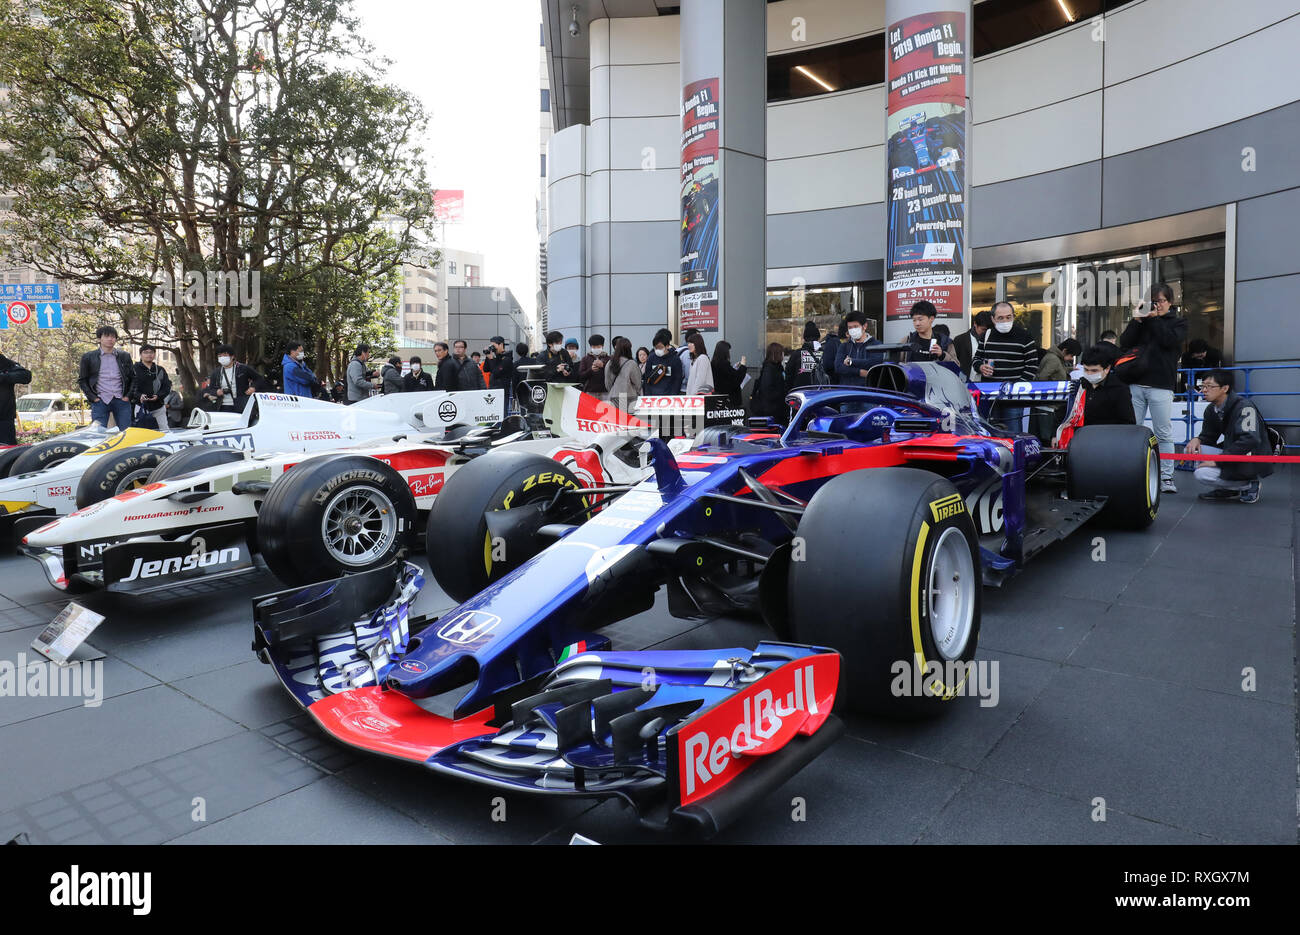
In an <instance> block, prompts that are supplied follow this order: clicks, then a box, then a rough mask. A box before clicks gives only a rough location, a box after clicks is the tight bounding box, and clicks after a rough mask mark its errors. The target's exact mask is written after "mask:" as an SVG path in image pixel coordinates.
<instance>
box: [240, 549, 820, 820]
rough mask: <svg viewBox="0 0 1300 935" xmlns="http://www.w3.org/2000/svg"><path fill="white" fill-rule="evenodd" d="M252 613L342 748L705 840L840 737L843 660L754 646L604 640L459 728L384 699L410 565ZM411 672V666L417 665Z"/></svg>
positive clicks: (258, 630) (262, 640)
mask: <svg viewBox="0 0 1300 935" xmlns="http://www.w3.org/2000/svg"><path fill="white" fill-rule="evenodd" d="M396 579H397V580H396V582H395V583H394V568H393V567H390V568H383V569H377V570H376V571H373V572H368V573H366V574H363V575H355V576H348V577H345V578H340V579H336V580H334V581H330V582H324V583H321V584H317V585H312V586H310V587H307V588H299V589H291V590H287V591H281V592H279V593H277V594H273V595H268V596H266V597H262V598H257V599H255V600H254V603H253V607H254V617H255V621H256V622H255V625H254V641H253V648H254V650H255V651H257V653H258V655H259V657H260V658H261V659H262V661H263V662H267V663H269V664H270V665H271V666H272V668H273V669H274V670H275V673H276V675H277V677H278V678H279V679H280V682H281V684H283V685H284V687H285V689H286V690H287V691H288V692H289V693H290V695H292V696H293V697H294V699H295V700H296V701H298V703H299V704H301V705H302V706H303V707H304V708H306V710H307V711H308V713H309V714H311V715H312V717H313V718H314V719H315V720H316V722H317V724H319V725H320V726H321V728H322V729H323V730H325V731H326V732H327V733H328V734H330V735H331V736H333V737H334V738H335V739H337V740H339V741H341V742H343V743H346V744H348V745H349V746H352V747H356V748H358V749H361V750H365V751H367V752H370V753H376V754H380V755H384V756H389V757H393V758H396V759H400V760H406V761H409V762H413V763H419V764H422V765H424V766H426V767H427V768H429V769H431V770H433V771H435V772H438V773H443V774H445V775H451V776H455V777H457V778H460V779H466V780H469V781H472V782H478V783H483V784H487V785H490V786H494V787H497V788H501V789H506V790H513V791H517V792H527V793H535V794H547V795H565V796H582V797H596V798H602V797H618V798H620V799H623V800H624V801H626V802H629V803H631V804H632V805H633V806H635V807H636V809H637V811H638V813H639V814H640V816H641V820H642V822H643V823H644V824H647V825H649V826H652V827H657V828H667V827H670V826H692V827H695V828H697V829H699V830H700V831H701V832H703V833H704V834H706V835H707V834H712V833H714V832H716V831H717V830H718V829H719V828H721V827H723V826H724V825H726V824H728V823H729V822H731V821H732V820H734V819H735V818H737V817H739V816H740V815H741V814H743V812H744V811H745V810H746V809H747V808H748V807H750V806H751V805H752V804H753V803H754V801H756V799H757V798H758V797H760V796H761V795H763V794H764V793H766V792H768V791H770V790H771V789H773V788H775V787H776V786H777V785H779V784H780V783H782V782H784V781H785V780H786V779H788V778H789V777H790V776H792V775H794V773H796V772H797V771H798V770H799V769H801V768H802V767H803V766H804V765H805V764H807V763H808V762H809V761H810V760H811V759H812V758H813V757H814V756H816V755H817V754H818V753H820V752H821V751H822V750H823V749H825V748H826V747H827V746H829V745H830V744H831V743H832V742H833V741H834V740H835V738H836V737H838V736H839V734H840V733H841V732H842V726H841V724H840V722H839V720H838V719H837V718H835V717H834V716H833V715H832V714H831V710H832V708H833V707H834V703H835V694H836V690H837V687H838V681H839V667H840V666H839V663H840V657H839V656H838V654H836V653H834V652H833V651H830V650H826V649H821V648H817V647H809V646H798V645H793V644H788V643H776V642H766V641H765V642H761V643H759V644H758V646H757V647H755V648H753V649H745V648H738V647H733V648H726V649H716V650H692V651H670V650H651V651H640V652H635V651H634V652H613V651H610V650H609V642H608V641H607V640H605V639H603V638H600V637H592V638H590V639H588V640H585V641H582V642H579V643H576V644H574V645H572V646H570V647H568V648H566V649H565V650H564V651H563V652H562V653H560V658H559V660H558V661H557V663H556V665H555V666H554V668H553V669H552V670H551V671H550V672H549V673H547V674H546V675H545V676H543V677H541V678H539V679H536V680H533V681H532V682H530V683H527V684H526V685H525V686H523V687H522V688H521V689H520V690H519V691H516V692H512V693H510V694H508V695H503V696H498V697H497V698H495V699H493V704H491V705H490V706H488V707H485V708H484V709H482V710H481V711H478V712H475V713H474V714H471V715H469V716H466V717H461V718H454V717H450V716H447V715H444V714H440V713H436V711H435V710H430V708H436V707H437V706H438V705H437V699H434V700H433V702H434V703H433V704H428V703H425V704H417V703H416V702H415V701H413V700H412V699H410V698H408V697H407V696H405V695H403V694H401V693H400V692H397V691H393V690H390V689H386V688H384V687H383V686H384V684H385V678H386V676H387V674H388V673H389V672H390V671H392V670H393V668H394V667H401V666H402V665H403V664H404V662H403V656H404V655H405V653H406V651H407V650H408V649H411V648H413V646H414V645H417V644H418V640H419V638H420V632H421V631H422V630H423V628H424V627H427V626H429V625H430V624H432V623H433V622H434V621H430V620H424V619H422V618H412V616H411V613H410V607H411V604H412V602H413V601H414V599H415V597H416V595H417V594H418V593H419V589H420V587H421V586H422V585H423V578H422V575H421V573H420V571H419V569H418V568H416V566H414V565H411V564H409V563H406V564H404V565H403V566H400V567H397V570H396ZM405 664H407V665H419V664H420V663H416V662H414V661H412V662H408V663H405Z"/></svg>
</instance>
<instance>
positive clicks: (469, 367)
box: [439, 356, 487, 390]
mask: <svg viewBox="0 0 1300 935" xmlns="http://www.w3.org/2000/svg"><path fill="white" fill-rule="evenodd" d="M451 360H452V366H454V367H455V368H456V370H455V371H454V373H455V374H456V385H455V386H453V387H451V389H453V390H485V389H487V381H486V380H484V379H483V371H482V370H480V369H478V364H476V363H474V358H472V357H466V358H465V359H464V360H462V361H458V360H456V358H455V357H454V356H453V357H452V358H451ZM439 369H441V368H439Z"/></svg>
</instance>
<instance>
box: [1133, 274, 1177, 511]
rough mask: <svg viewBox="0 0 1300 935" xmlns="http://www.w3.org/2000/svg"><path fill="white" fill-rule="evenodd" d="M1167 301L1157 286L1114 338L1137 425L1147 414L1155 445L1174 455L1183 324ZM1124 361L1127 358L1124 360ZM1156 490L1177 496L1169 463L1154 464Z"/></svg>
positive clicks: (1167, 292)
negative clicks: (1157, 481) (1157, 477)
mask: <svg viewBox="0 0 1300 935" xmlns="http://www.w3.org/2000/svg"><path fill="white" fill-rule="evenodd" d="M1173 301H1174V290H1173V289H1172V288H1171V287H1170V286H1169V285H1168V284H1167V283H1163V282H1162V283H1159V284H1157V285H1156V286H1155V287H1154V288H1153V289H1152V290H1151V302H1150V304H1147V303H1142V304H1141V305H1139V306H1138V307H1137V308H1136V309H1134V310H1133V318H1132V319H1131V320H1130V321H1129V323H1128V327H1126V328H1125V329H1124V333H1123V334H1122V335H1120V338H1119V346H1120V348H1121V362H1120V365H1119V366H1118V367H1116V376H1118V377H1119V378H1120V379H1121V380H1123V381H1124V382H1125V383H1127V384H1129V392H1130V393H1132V395H1133V415H1134V418H1136V419H1137V424H1138V425H1141V424H1142V422H1143V420H1144V419H1146V416H1147V413H1148V412H1150V413H1151V431H1152V432H1154V433H1155V436H1156V439H1157V441H1159V442H1160V453H1161V454H1173V453H1174V426H1173V407H1174V385H1175V379H1176V377H1177V375H1178V355H1179V352H1180V351H1181V350H1182V347H1183V342H1184V341H1185V340H1186V338H1187V319H1185V318H1179V317H1178V315H1176V314H1175V313H1174V307H1173ZM1125 356H1132V357H1133V359H1132V360H1130V361H1124V360H1123V357H1125ZM1160 490H1161V492H1162V493H1178V488H1177V487H1176V486H1175V485H1174V462H1172V461H1168V460H1161V462H1160Z"/></svg>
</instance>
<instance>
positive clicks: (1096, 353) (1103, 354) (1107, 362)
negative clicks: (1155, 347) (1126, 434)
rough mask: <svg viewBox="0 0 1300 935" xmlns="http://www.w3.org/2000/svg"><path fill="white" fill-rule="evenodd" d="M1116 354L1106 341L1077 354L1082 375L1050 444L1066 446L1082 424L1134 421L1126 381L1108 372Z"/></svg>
mask: <svg viewBox="0 0 1300 935" xmlns="http://www.w3.org/2000/svg"><path fill="white" fill-rule="evenodd" d="M1118 357H1119V353H1118V351H1116V349H1115V345H1113V344H1109V343H1107V342H1102V343H1100V344H1096V345H1093V346H1092V347H1090V348H1088V349H1087V350H1086V351H1084V352H1083V353H1082V354H1080V355H1079V359H1080V362H1081V363H1082V366H1083V374H1082V376H1083V379H1082V380H1080V381H1079V390H1078V392H1077V393H1076V394H1075V397H1074V399H1073V401H1072V402H1071V404H1070V411H1069V414H1068V415H1067V416H1066V417H1065V421H1064V422H1062V423H1061V427H1060V428H1059V429H1057V430H1056V435H1055V437H1054V438H1053V440H1052V445H1053V447H1055V448H1066V447H1068V446H1069V444H1070V438H1071V436H1073V435H1074V433H1075V432H1076V431H1078V430H1079V429H1080V428H1082V427H1083V426H1085V425H1134V424H1136V421H1137V420H1136V419H1135V418H1134V417H1133V399H1132V397H1131V396H1130V395H1129V392H1128V385H1127V384H1125V383H1124V382H1123V381H1121V380H1120V379H1119V378H1118V377H1116V376H1115V375H1114V374H1113V373H1111V367H1112V366H1114V364H1115V361H1116V359H1117V358H1118Z"/></svg>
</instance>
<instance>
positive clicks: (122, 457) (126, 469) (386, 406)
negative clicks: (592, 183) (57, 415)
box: [0, 390, 504, 539]
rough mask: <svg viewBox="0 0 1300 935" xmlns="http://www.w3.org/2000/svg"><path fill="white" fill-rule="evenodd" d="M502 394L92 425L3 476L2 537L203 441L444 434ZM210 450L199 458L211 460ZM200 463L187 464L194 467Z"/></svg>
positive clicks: (481, 413)
mask: <svg viewBox="0 0 1300 935" xmlns="http://www.w3.org/2000/svg"><path fill="white" fill-rule="evenodd" d="M503 413H504V395H503V394H502V393H501V392H500V391H493V390H472V391H467V392H459V393H447V392H445V391H441V390H439V391H436V392H430V393H398V394H393V395H389V396H372V397H371V398H370V399H366V400H362V401H361V402H359V403H356V404H354V405H351V406H341V405H339V404H337V403H331V402H325V401H323V400H316V399H308V398H304V397H299V396H288V395H283V394H279V393H258V394H256V395H255V396H254V397H253V399H252V400H251V401H250V403H249V405H248V406H247V407H246V408H245V409H244V411H243V412H242V413H233V412H232V413H222V412H205V411H203V410H200V409H196V410H195V411H194V414H193V416H192V417H191V419H190V425H189V428H186V429H182V430H179V431H174V432H157V431H152V430H150V429H141V428H128V429H126V430H124V431H121V432H118V431H113V432H108V431H105V430H104V429H101V428H98V427H94V428H91V429H86V430H82V431H79V432H74V433H71V434H68V435H64V436H61V437H59V438H55V439H51V440H49V441H46V442H41V443H40V444H37V445H32V446H31V447H30V448H29V449H27V450H25V451H23V452H22V453H21V454H19V455H17V456H16V457H15V458H14V460H13V462H12V463H11V464H10V465H9V476H8V477H4V478H0V535H3V532H4V530H3V528H2V527H4V526H7V527H8V528H9V535H10V536H12V537H13V538H15V539H18V538H21V537H22V535H23V533H25V532H27V531H29V530H31V529H34V528H36V527H37V526H40V525H43V522H42V521H41V520H42V519H43V520H44V522H48V521H49V518H51V517H53V516H58V515H61V514H64V513H70V512H72V511H73V510H75V509H77V508H78V507H86V506H90V505H91V504H93V503H96V502H99V501H100V500H104V499H106V498H108V497H112V496H115V495H117V494H120V493H123V492H125V491H127V490H131V489H133V488H138V487H140V486H142V485H144V484H145V483H147V482H148V480H149V478H150V475H151V474H152V472H153V471H154V470H155V469H156V468H157V467H158V466H159V465H160V464H161V463H162V462H163V460H164V459H166V458H167V457H169V456H170V455H172V454H174V453H176V452H178V451H182V450H184V449H187V448H190V447H192V446H194V445H202V446H204V447H205V449H207V450H209V451H211V450H212V449H219V450H223V451H226V452H228V453H230V452H235V453H238V452H253V451H260V452H290V451H292V452H306V451H324V450H329V449H339V448H346V447H349V446H352V445H357V444H361V443H364V442H367V441H370V440H375V439H391V438H393V437H394V436H397V435H407V434H410V433H412V432H421V433H432V434H433V435H435V436H441V434H442V433H443V432H445V431H446V430H447V429H448V428H449V427H451V426H463V425H485V424H492V423H496V422H499V421H500V420H501V418H502V416H503ZM211 457H212V456H211V455H210V456H209V460H208V461H207V462H206V463H209V464H210V463H215V462H214V461H212V460H211ZM200 463H204V462H202V461H200V462H199V463H192V465H191V468H190V469H191V470H193V469H194V468H196V467H198V466H199V464H200Z"/></svg>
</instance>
